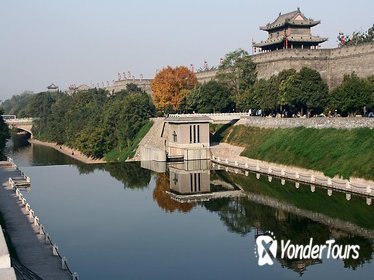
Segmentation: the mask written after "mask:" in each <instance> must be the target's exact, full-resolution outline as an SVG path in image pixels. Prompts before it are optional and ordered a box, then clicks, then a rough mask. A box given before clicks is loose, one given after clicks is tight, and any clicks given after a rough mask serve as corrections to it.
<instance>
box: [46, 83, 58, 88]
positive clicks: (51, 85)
mask: <svg viewBox="0 0 374 280" xmlns="http://www.w3.org/2000/svg"><path fill="white" fill-rule="evenodd" d="M47 89H58V86H56V85H55V84H54V83H52V84H50V85H49V86H47Z"/></svg>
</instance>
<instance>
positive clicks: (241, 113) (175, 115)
mask: <svg viewBox="0 0 374 280" xmlns="http://www.w3.org/2000/svg"><path fill="white" fill-rule="evenodd" d="M203 116H207V117H209V116H212V117H215V116H248V113H245V112H239V113H206V114H204V113H195V114H169V117H176V118H178V117H203Z"/></svg>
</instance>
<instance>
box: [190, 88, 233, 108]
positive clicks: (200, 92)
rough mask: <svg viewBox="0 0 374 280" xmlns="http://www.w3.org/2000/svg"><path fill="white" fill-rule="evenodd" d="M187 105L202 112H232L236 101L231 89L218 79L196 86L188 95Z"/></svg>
mask: <svg viewBox="0 0 374 280" xmlns="http://www.w3.org/2000/svg"><path fill="white" fill-rule="evenodd" d="M186 103H187V107H188V108H189V109H190V110H193V111H196V112H200V113H215V112H232V109H233V108H234V102H233V101H232V98H231V93H230V91H229V89H228V88H227V87H226V86H224V85H223V84H220V83H218V82H217V81H209V82H207V83H204V84H202V85H198V86H196V87H195V88H194V89H193V90H191V91H190V92H189V94H188V95H187V101H186Z"/></svg>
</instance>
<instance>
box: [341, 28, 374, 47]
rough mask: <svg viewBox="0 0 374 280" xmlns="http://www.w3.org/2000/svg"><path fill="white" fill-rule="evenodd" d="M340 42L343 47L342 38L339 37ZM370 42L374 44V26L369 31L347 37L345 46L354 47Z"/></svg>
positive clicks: (356, 32)
mask: <svg viewBox="0 0 374 280" xmlns="http://www.w3.org/2000/svg"><path fill="white" fill-rule="evenodd" d="M338 41H339V42H340V45H341V39H340V36H339V37H338ZM370 42H374V24H373V26H372V27H370V28H369V29H368V30H367V31H355V32H353V33H352V35H351V36H346V38H345V42H344V45H345V46H352V45H360V44H364V43H370Z"/></svg>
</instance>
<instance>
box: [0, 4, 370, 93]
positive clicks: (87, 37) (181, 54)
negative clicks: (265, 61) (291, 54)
mask: <svg viewBox="0 0 374 280" xmlns="http://www.w3.org/2000/svg"><path fill="white" fill-rule="evenodd" d="M0 3H1V6H0V7H1V8H0V36H1V39H0V75H1V78H0V99H2V100H4V99H6V98H9V97H10V96H11V95H13V94H20V93H22V92H23V91H24V90H32V91H34V92H39V91H44V90H46V86H48V85H49V84H50V83H52V82H53V83H55V84H56V85H58V86H59V87H60V88H61V89H66V88H67V87H68V85H69V84H77V85H79V84H85V83H86V84H90V83H94V84H95V85H96V83H97V82H100V83H101V82H102V81H103V82H105V84H106V81H110V82H111V81H112V80H114V79H117V73H118V72H121V73H122V72H124V71H126V73H127V71H131V73H132V74H134V75H135V76H136V77H139V75H140V74H141V73H142V74H143V75H144V77H145V78H153V76H154V74H155V72H156V70H157V69H162V68H163V67H164V66H166V65H171V66H176V65H186V66H189V65H190V64H191V63H192V64H194V65H195V68H196V69H198V68H199V67H202V66H203V63H204V60H205V59H206V60H207V62H208V64H209V66H213V65H217V64H218V63H219V59H220V58H221V57H223V56H224V55H225V54H226V53H228V52H231V51H233V50H235V49H238V48H243V49H246V50H247V51H248V52H251V41H252V38H254V40H255V41H261V40H264V39H266V37H267V33H266V32H263V31H260V30H259V26H260V25H265V24H266V23H268V22H271V21H273V20H274V19H275V18H276V17H277V16H278V14H279V12H282V13H286V12H290V11H293V10H296V9H297V7H300V9H301V11H302V12H303V13H304V14H305V16H306V17H308V18H313V19H315V20H321V25H319V26H317V27H315V28H313V33H314V34H315V35H319V36H322V37H328V38H329V41H328V42H326V43H324V44H322V46H323V47H324V48H331V47H335V46H337V41H336V37H337V35H338V32H339V31H343V32H345V33H346V34H351V33H352V32H353V31H359V30H362V31H363V30H367V29H368V28H369V27H371V26H372V25H373V23H374V16H373V11H374V2H373V1H372V0H355V1H352V0H339V1H332V0H329V1H327V0H323V1H322V0H264V1H263V0H257V1H250V0H246V1H245V0H230V1H229V0H226V1H220V0H188V1H187V0H133V1H127V0H122V1H120V0H101V1H99V0H52V1H51V0H0Z"/></svg>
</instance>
